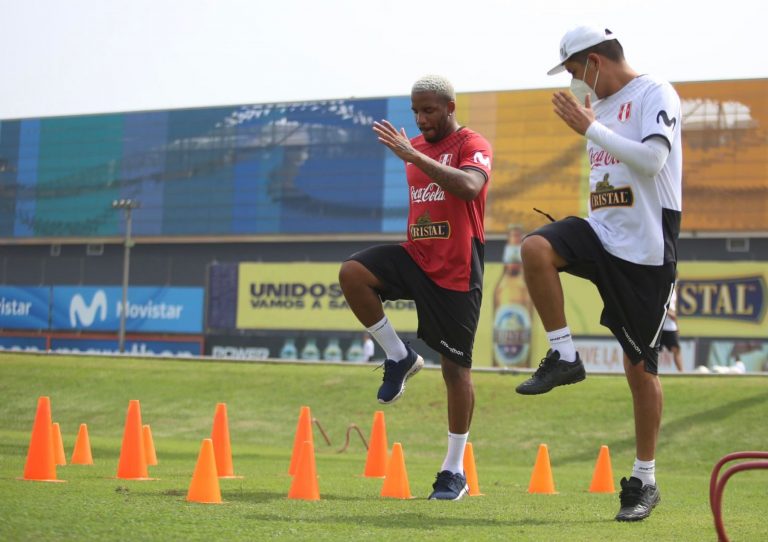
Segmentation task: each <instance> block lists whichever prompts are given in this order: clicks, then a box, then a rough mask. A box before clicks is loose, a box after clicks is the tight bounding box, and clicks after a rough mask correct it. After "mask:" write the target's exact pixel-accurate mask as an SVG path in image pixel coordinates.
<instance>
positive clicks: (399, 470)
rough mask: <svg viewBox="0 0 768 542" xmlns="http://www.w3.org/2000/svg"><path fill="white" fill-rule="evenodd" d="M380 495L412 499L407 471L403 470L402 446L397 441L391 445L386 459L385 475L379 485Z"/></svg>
mask: <svg viewBox="0 0 768 542" xmlns="http://www.w3.org/2000/svg"><path fill="white" fill-rule="evenodd" d="M381 496H382V497H391V498H393V499H412V498H413V495H411V486H410V484H409V483H408V471H406V470H405V458H404V457H403V447H402V445H401V444H400V443H399V442H395V443H394V444H393V445H392V455H390V456H389V461H387V475H386V477H385V478H384V484H383V485H382V486H381Z"/></svg>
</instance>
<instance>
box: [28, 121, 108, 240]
mask: <svg viewBox="0 0 768 542" xmlns="http://www.w3.org/2000/svg"><path fill="white" fill-rule="evenodd" d="M122 147H123V116H122V115H92V116H81V117H63V118H54V119H45V120H43V121H42V122H41V125H40V139H39V155H38V160H37V186H36V188H37V194H36V195H37V197H36V207H35V214H34V218H32V221H31V227H32V231H33V232H34V235H35V236H42V237H47V236H56V237H60V236H84V237H88V236H101V235H115V234H116V233H117V227H118V223H119V217H118V216H117V213H115V211H114V210H113V209H112V205H111V204H112V201H113V200H114V199H115V198H117V197H119V195H120V184H119V179H120V167H121V166H120V164H121V159H122Z"/></svg>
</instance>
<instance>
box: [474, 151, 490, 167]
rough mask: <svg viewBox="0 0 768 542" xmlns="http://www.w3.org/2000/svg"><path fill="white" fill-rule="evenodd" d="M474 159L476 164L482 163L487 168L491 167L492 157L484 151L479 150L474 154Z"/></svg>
mask: <svg viewBox="0 0 768 542" xmlns="http://www.w3.org/2000/svg"><path fill="white" fill-rule="evenodd" d="M472 161H473V162H474V163H475V164H481V165H483V166H485V167H487V168H489V169H490V167H491V159H490V157H488V156H485V155H484V154H483V153H482V152H480V151H477V152H476V153H475V154H474V156H472Z"/></svg>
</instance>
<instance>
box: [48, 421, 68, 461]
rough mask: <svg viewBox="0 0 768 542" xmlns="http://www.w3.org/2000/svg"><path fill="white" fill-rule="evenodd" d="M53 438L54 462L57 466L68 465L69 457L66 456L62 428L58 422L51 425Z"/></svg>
mask: <svg viewBox="0 0 768 542" xmlns="http://www.w3.org/2000/svg"><path fill="white" fill-rule="evenodd" d="M51 438H52V439H53V460H54V461H56V465H66V464H67V457H66V456H65V455H64V441H63V440H61V427H59V423H58V422H54V423H53V424H52V425H51Z"/></svg>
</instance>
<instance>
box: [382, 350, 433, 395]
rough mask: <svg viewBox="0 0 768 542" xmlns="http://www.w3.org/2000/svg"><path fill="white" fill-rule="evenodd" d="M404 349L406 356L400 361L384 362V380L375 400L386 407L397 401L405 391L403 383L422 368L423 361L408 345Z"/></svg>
mask: <svg viewBox="0 0 768 542" xmlns="http://www.w3.org/2000/svg"><path fill="white" fill-rule="evenodd" d="M405 349H406V350H407V351H408V355H407V356H405V358H403V359H401V360H400V361H394V360H391V359H388V360H385V361H384V378H382V380H383V382H382V383H381V386H379V393H378V394H377V396H376V397H377V398H378V400H379V403H381V404H383V405H388V404H390V403H394V402H395V401H397V400H398V399H399V398H400V396H401V395H403V392H404V391H405V382H406V380H408V379H409V378H411V377H412V376H413V375H415V374H416V373H418V372H419V371H420V370H421V368H422V367H424V359H423V358H422V357H421V356H420V355H418V354H417V353H416V352H415V351H414V350H413V348H411V347H410V345H409V344H407V343H406V345H405Z"/></svg>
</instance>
